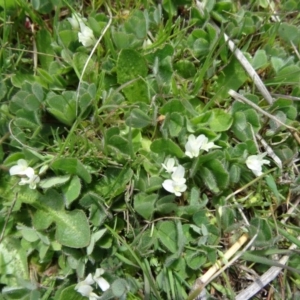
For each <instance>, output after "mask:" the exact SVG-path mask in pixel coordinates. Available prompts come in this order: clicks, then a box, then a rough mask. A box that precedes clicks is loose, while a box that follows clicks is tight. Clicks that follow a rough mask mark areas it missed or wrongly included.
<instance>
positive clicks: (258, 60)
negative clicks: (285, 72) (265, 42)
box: [252, 49, 268, 70]
mask: <svg viewBox="0 0 300 300" xmlns="http://www.w3.org/2000/svg"><path fill="white" fill-rule="evenodd" d="M267 65H268V57H267V54H266V51H265V50H261V49H259V50H257V51H256V52H255V55H254V57H253V60H252V66H253V68H254V69H255V70H257V69H260V68H263V67H266V66H267Z"/></svg>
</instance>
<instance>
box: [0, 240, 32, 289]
mask: <svg viewBox="0 0 300 300" xmlns="http://www.w3.org/2000/svg"><path fill="white" fill-rule="evenodd" d="M0 274H2V275H3V274H5V275H6V276H5V277H4V276H1V283H2V284H5V285H8V286H16V285H17V279H21V280H26V279H27V280H29V273H28V264H27V257H26V251H25V250H24V249H23V248H22V247H21V244H20V242H19V240H17V239H14V238H11V237H5V238H4V239H3V240H2V241H1V243H0Z"/></svg>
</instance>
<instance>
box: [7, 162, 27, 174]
mask: <svg viewBox="0 0 300 300" xmlns="http://www.w3.org/2000/svg"><path fill="white" fill-rule="evenodd" d="M30 169H31V168H28V163H27V161H26V160H25V159H19V160H18V161H17V165H15V166H13V167H11V168H10V169H9V174H10V175H11V176H12V175H27V174H28V172H29V174H31V170H30ZM27 176H28V175H27Z"/></svg>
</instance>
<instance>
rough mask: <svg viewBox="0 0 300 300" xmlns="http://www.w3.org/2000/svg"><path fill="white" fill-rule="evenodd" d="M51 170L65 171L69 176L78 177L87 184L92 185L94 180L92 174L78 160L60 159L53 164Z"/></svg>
mask: <svg viewBox="0 0 300 300" xmlns="http://www.w3.org/2000/svg"><path fill="white" fill-rule="evenodd" d="M51 168H52V169H53V170H54V171H63V172H66V173H68V174H72V175H78V176H79V177H81V178H82V179H83V180H84V181H85V182H87V183H90V182H91V180H92V177H91V175H90V173H89V172H88V171H87V169H86V168H85V166H84V165H83V164H82V163H81V162H80V161H79V160H78V159H77V158H59V159H57V160H56V161H54V162H53V164H52V165H51Z"/></svg>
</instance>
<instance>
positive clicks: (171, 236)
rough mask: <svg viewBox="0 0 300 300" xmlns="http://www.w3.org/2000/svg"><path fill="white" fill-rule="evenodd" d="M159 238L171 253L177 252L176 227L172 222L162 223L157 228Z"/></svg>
mask: <svg viewBox="0 0 300 300" xmlns="http://www.w3.org/2000/svg"><path fill="white" fill-rule="evenodd" d="M157 237H158V238H159V240H160V242H161V243H162V244H163V245H164V247H166V248H167V249H168V250H169V251H170V252H172V253H175V252H176V251H177V232H176V225H175V223H174V222H172V221H165V222H161V223H159V224H158V226H157Z"/></svg>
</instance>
